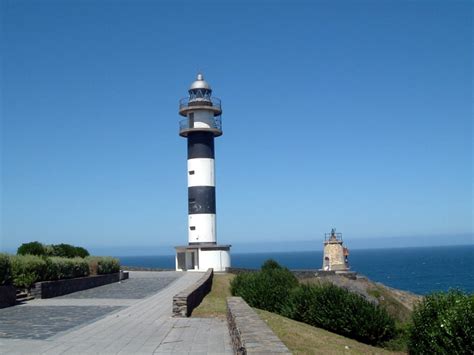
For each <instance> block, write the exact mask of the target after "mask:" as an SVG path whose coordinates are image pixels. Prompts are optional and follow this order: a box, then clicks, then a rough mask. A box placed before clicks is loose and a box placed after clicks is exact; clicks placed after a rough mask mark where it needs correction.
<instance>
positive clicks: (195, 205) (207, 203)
mask: <svg viewBox="0 0 474 355" xmlns="http://www.w3.org/2000/svg"><path fill="white" fill-rule="evenodd" d="M199 213H214V214H215V213H216V188H215V187H214V186H192V187H188V214H199Z"/></svg>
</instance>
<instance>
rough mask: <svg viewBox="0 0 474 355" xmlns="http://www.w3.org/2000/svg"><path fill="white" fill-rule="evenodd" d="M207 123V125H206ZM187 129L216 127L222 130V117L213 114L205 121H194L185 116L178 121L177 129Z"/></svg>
mask: <svg viewBox="0 0 474 355" xmlns="http://www.w3.org/2000/svg"><path fill="white" fill-rule="evenodd" d="M206 125H208V126H209V127H206ZM189 129H199V130H206V129H216V130H219V131H222V117H221V116H214V117H212V118H211V119H210V120H209V121H207V122H201V121H194V120H190V119H189V118H185V119H183V120H181V121H179V131H180V132H182V131H187V130H189Z"/></svg>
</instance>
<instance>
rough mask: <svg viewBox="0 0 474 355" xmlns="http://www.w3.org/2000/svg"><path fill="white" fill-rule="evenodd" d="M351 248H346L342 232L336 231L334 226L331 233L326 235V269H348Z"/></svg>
mask: <svg viewBox="0 0 474 355" xmlns="http://www.w3.org/2000/svg"><path fill="white" fill-rule="evenodd" d="M348 256H349V249H347V248H345V247H344V245H343V241H342V233H336V229H335V228H333V229H332V230H331V233H326V234H325V235H324V256H323V268H322V270H324V271H348V270H349V260H348Z"/></svg>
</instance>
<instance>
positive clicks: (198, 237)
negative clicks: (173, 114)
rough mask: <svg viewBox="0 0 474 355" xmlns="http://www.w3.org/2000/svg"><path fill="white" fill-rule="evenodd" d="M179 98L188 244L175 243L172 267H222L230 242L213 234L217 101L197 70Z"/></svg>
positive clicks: (218, 131)
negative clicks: (222, 242) (184, 142)
mask: <svg viewBox="0 0 474 355" xmlns="http://www.w3.org/2000/svg"><path fill="white" fill-rule="evenodd" d="M188 93H189V96H188V97H186V98H184V99H181V100H180V102H179V114H180V115H181V116H184V117H185V118H184V119H182V120H181V121H180V123H179V135H180V136H181V137H185V138H186V139H187V143H188V245H187V246H178V247H176V269H177V270H183V271H184V270H194V271H204V270H207V269H208V268H211V267H212V268H213V269H214V271H225V268H226V267H230V245H218V244H217V238H216V187H215V186H216V185H215V174H214V138H215V137H219V136H221V135H222V120H221V115H222V106H221V101H220V100H219V99H218V98H216V97H213V96H211V95H212V89H211V87H210V86H209V84H208V83H207V82H206V81H205V80H204V78H203V76H202V75H201V74H198V76H197V79H196V80H195V81H194V82H193V83H192V84H191V86H190V88H189V90H188Z"/></svg>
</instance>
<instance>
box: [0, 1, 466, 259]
mask: <svg viewBox="0 0 474 355" xmlns="http://www.w3.org/2000/svg"><path fill="white" fill-rule="evenodd" d="M0 3H1V7H0V12H1V16H2V18H1V22H2V33H1V35H2V36H1V46H2V49H1V53H2V57H1V60H2V62H1V64H2V77H1V90H2V92H1V105H2V107H1V109H2V110H1V114H2V126H1V129H2V132H1V133H2V136H1V137H2V146H1V148H2V156H1V158H2V160H1V161H2V164H1V169H2V181H1V187H2V190H1V193H2V195H1V208H2V225H1V239H0V247H1V249H4V250H12V249H15V248H16V247H17V246H18V245H19V244H21V243H23V242H27V241H31V240H40V241H42V242H44V243H60V242H66V243H72V244H77V245H82V246H85V247H88V248H92V249H94V248H102V249H101V250H105V251H107V248H112V247H114V248H122V249H123V250H124V253H126V252H127V250H128V251H130V250H132V248H131V247H132V246H133V248H135V249H133V250H137V253H138V252H140V251H138V249H137V248H142V251H143V250H146V252H147V253H153V252H155V251H156V252H165V253H166V252H169V253H173V249H172V248H171V246H173V245H179V244H183V243H186V242H187V225H186V223H187V182H186V181H187V180H186V142H185V140H184V139H183V138H181V137H179V136H178V120H179V116H178V113H177V110H178V107H177V104H178V100H179V99H180V98H181V97H184V96H186V94H187V88H188V86H189V84H190V83H191V82H192V81H193V79H194V77H195V75H196V73H197V72H198V71H202V72H203V73H204V76H205V78H206V79H207V80H208V81H209V82H210V84H211V85H212V87H213V89H214V94H215V96H217V97H220V98H221V99H222V102H223V109H224V114H223V129H224V135H223V136H222V137H220V138H218V139H217V141H216V178H217V219H218V234H217V237H218V241H219V242H221V243H230V244H233V245H235V246H238V245H240V244H245V243H254V242H258V243H259V245H260V248H262V249H265V246H264V245H265V243H272V244H273V243H275V245H276V244H278V245H281V246H282V249H286V250H287V249H289V248H293V247H295V245H296V244H297V243H296V242H297V241H310V242H311V241H314V242H315V244H317V245H318V246H319V244H320V243H321V239H322V236H323V233H324V232H328V231H329V230H330V229H331V228H332V227H336V228H337V229H338V231H340V232H342V233H343V234H344V236H345V240H346V242H347V243H348V244H349V246H350V240H351V239H352V240H354V241H356V240H359V239H360V240H362V239H364V238H369V239H370V238H379V239H380V240H378V243H380V241H382V244H383V240H386V241H387V243H388V241H389V240H392V237H407V238H408V237H410V238H411V242H413V240H416V238H424V239H423V240H425V241H426V243H428V244H429V243H430V240H432V243H433V244H437V243H439V242H440V241H443V242H444V243H451V242H452V243H456V240H457V239H458V236H460V235H462V236H463V237H462V238H464V239H463V241H470V242H472V220H473V211H472V197H473V196H472V186H473V185H472V181H473V176H472V154H473V149H472V135H473V128H472V59H473V58H472V3H471V2H469V1H375V0H374V1H358V2H355V1H337V2H334V1H275V2H270V1H252V2H251V1H248V2H246V1H243V2H236V1H230V2H225V3H224V2H217V1H214V2H213V1H201V2H195V1H143V0H139V1H88V0H71V1H67V2H64V1H59V0H58V1H52V0H45V1H41V2H39V1H33V0H30V1H25V0H15V1H10V0H0ZM430 236H433V239H430V238H431V237H430ZM435 236H437V237H435ZM387 245H389V243H388V244H387ZM398 246H402V245H398ZM305 248H307V244H306V245H305Z"/></svg>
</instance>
